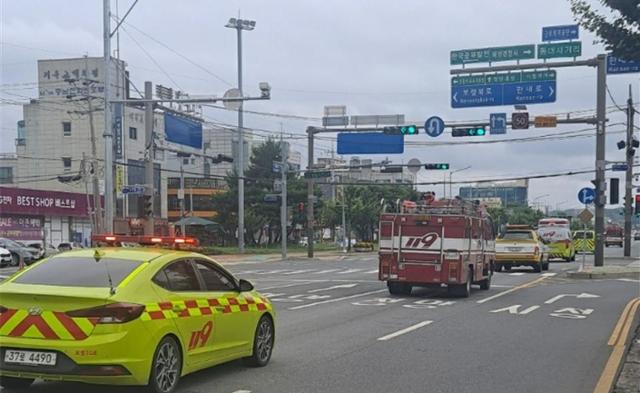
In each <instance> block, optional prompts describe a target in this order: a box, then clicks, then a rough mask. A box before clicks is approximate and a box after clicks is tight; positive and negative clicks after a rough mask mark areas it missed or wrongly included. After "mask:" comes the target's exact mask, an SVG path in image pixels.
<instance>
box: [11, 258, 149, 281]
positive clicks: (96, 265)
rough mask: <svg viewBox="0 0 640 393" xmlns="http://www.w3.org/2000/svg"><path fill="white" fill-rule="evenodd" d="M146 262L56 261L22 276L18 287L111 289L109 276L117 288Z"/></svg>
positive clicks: (40, 264) (106, 260) (39, 265)
mask: <svg viewBox="0 0 640 393" xmlns="http://www.w3.org/2000/svg"><path fill="white" fill-rule="evenodd" d="M142 263H143V262H140V261H131V260H127V259H115V258H103V259H101V260H100V261H99V262H96V260H95V259H94V258H91V257H63V256H61V257H54V258H51V259H48V260H45V261H42V262H40V263H38V264H37V265H35V266H33V267H32V268H30V269H29V270H27V271H25V272H24V273H22V274H21V275H20V276H18V277H17V278H16V279H15V280H13V282H14V283H17V284H33V285H53V286H66V287H98V288H100V287H104V288H109V276H108V274H107V272H109V274H111V280H112V282H113V286H114V287H115V286H118V284H119V283H120V282H121V281H122V280H124V278H125V277H127V276H128V275H129V274H131V272H132V271H134V270H135V269H136V268H137V267H138V266H140V265H141V264H142Z"/></svg>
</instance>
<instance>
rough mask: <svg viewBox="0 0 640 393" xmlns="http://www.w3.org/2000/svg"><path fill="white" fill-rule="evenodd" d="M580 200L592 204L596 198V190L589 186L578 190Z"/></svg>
mask: <svg viewBox="0 0 640 393" xmlns="http://www.w3.org/2000/svg"><path fill="white" fill-rule="evenodd" d="M578 200H579V201H580V203H584V204H585V205H590V204H592V203H593V202H595V200H596V190H594V189H593V188H589V187H585V188H583V189H581V190H580V191H578Z"/></svg>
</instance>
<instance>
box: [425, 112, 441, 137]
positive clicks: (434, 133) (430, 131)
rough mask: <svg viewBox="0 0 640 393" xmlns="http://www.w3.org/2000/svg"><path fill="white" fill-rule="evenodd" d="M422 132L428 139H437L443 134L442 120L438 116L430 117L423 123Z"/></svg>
mask: <svg viewBox="0 0 640 393" xmlns="http://www.w3.org/2000/svg"><path fill="white" fill-rule="evenodd" d="M424 132H425V133H426V134H427V135H429V136H430V137H433V138H435V137H438V136H440V135H442V133H443V132H444V120H442V119H441V118H440V117H438V116H431V117H430V118H428V119H427V121H425V122H424Z"/></svg>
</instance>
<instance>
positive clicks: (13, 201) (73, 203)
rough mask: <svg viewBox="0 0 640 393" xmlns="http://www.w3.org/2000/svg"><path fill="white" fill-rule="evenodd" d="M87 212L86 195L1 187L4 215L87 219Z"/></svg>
mask: <svg viewBox="0 0 640 393" xmlns="http://www.w3.org/2000/svg"><path fill="white" fill-rule="evenodd" d="M87 211H88V207H87V196H86V195H84V194H77V193H72V192H56V191H42V190H30V189H23V188H9V187H0V212H1V213H2V214H20V215H42V216H57V217H69V216H72V217H87V215H88V214H87Z"/></svg>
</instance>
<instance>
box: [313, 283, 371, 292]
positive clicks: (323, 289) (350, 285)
mask: <svg viewBox="0 0 640 393" xmlns="http://www.w3.org/2000/svg"><path fill="white" fill-rule="evenodd" d="M356 285H358V284H341V285H334V286H332V287H327V288H319V289H313V290H311V291H307V292H308V293H315V292H322V291H330V290H332V289H338V288H353V287H355V286H356Z"/></svg>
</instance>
